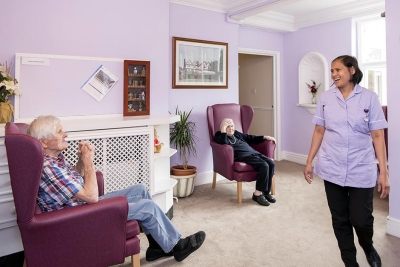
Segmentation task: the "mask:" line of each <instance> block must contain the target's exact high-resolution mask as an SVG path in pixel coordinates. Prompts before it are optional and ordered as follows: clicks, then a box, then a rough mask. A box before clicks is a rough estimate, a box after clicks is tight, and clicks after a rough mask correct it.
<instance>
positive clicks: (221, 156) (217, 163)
mask: <svg viewBox="0 0 400 267" xmlns="http://www.w3.org/2000/svg"><path fill="white" fill-rule="evenodd" d="M210 146H211V149H212V153H213V162H214V172H216V173H219V174H220V175H222V176H224V177H225V178H227V179H229V180H231V179H232V178H233V170H234V155H233V147H231V146H230V145H221V144H218V143H216V142H214V141H212V142H210Z"/></svg>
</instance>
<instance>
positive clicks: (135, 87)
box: [123, 60, 150, 116]
mask: <svg viewBox="0 0 400 267" xmlns="http://www.w3.org/2000/svg"><path fill="white" fill-rule="evenodd" d="M123 113H124V116H141V115H150V61H137V60H124V112H123Z"/></svg>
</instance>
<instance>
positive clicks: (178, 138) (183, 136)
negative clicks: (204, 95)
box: [169, 107, 198, 170]
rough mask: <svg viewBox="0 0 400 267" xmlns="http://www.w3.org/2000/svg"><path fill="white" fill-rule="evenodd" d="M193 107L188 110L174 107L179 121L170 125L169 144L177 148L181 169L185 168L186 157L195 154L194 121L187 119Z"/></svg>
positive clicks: (186, 163) (196, 138) (196, 139)
mask: <svg viewBox="0 0 400 267" xmlns="http://www.w3.org/2000/svg"><path fill="white" fill-rule="evenodd" d="M192 110H193V108H192V109H191V110H190V111H189V112H186V111H181V110H179V108H178V107H176V110H175V114H176V115H179V117H180V119H179V121H177V122H175V123H174V124H172V125H171V127H170V137H169V141H170V143H171V146H173V147H174V148H176V149H177V150H179V154H180V156H181V161H182V166H183V169H185V170H186V169H187V166H188V157H189V156H190V155H193V156H196V141H198V137H197V136H196V123H195V122H193V121H191V120H190V119H189V117H190V114H191V113H192Z"/></svg>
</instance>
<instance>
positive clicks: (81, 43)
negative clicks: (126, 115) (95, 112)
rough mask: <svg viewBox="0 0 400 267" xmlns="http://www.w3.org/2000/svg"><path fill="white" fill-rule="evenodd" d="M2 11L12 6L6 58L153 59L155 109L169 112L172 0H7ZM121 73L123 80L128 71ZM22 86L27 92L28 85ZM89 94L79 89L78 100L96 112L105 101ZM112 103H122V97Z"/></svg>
mask: <svg viewBox="0 0 400 267" xmlns="http://www.w3.org/2000/svg"><path fill="white" fill-rule="evenodd" d="M1 9H2V10H7V12H2V13H3V14H2V20H3V21H6V22H7V23H6V24H5V25H7V26H4V27H0V36H3V38H2V41H1V42H0V59H1V60H2V61H3V60H4V61H5V60H7V61H9V62H10V61H14V55H15V53H17V52H20V53H41V54H55V55H72V56H91V57H110V58H125V59H141V60H150V61H151V113H152V114H166V112H167V110H168V97H169V94H168V88H169V87H168V86H167V85H168V84H170V83H169V81H170V74H169V73H170V72H169V71H170V69H169V66H170V64H169V62H170V57H169V43H170V41H169V35H168V25H169V13H168V9H169V2H168V1H157V0H147V1H141V0H118V1H100V2H99V1H96V0H86V1H80V0H71V1H62V0H42V1H24V0H14V1H2V3H1ZM149 14H151V16H149ZM153 18H156V19H153ZM5 36H7V37H5ZM76 64H79V63H78V62H77V63H76ZM93 71H94V70H93ZM71 74H73V73H71ZM118 75H120V76H121V78H122V73H121V74H118ZM120 81H121V82H123V79H122V80H120ZM21 90H22V93H23V92H24V90H28V88H21ZM55 90H57V89H55ZM84 94H86V93H85V92H84V91H82V90H80V91H79V92H78V93H77V95H76V103H75V104H76V105H79V106H81V105H85V106H87V110H86V111H87V113H86V114H91V113H90V112H91V108H93V106H91V105H101V102H100V104H99V103H96V102H97V101H92V102H90V103H89V104H88V103H87V102H84V101H83V99H84V97H81V96H84ZM120 94H121V96H122V92H120ZM37 96H38V97H43V96H41V95H40V94H37ZM106 97H107V96H106ZM32 101H33V102H34V101H35V99H32ZM110 104H111V105H115V106H121V105H122V98H121V102H116V103H110ZM32 108H34V107H32ZM72 109H73V107H72V106H71V110H72ZM64 113H66V114H68V111H66V112H64ZM120 113H122V107H121V108H120Z"/></svg>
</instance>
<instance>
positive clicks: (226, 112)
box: [207, 103, 275, 204]
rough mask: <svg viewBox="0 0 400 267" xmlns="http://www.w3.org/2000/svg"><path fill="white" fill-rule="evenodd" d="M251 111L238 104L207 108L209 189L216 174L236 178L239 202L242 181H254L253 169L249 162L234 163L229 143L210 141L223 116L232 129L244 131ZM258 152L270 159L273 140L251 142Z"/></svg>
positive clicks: (272, 152)
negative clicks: (210, 159)
mask: <svg viewBox="0 0 400 267" xmlns="http://www.w3.org/2000/svg"><path fill="white" fill-rule="evenodd" d="M253 114H254V111H253V109H252V108H251V107H250V106H247V105H239V104H233V103H231V104H216V105H213V106H209V107H207V121H208V133H209V136H210V145H211V148H212V154H213V165H214V175H213V183H212V188H215V185H216V179H217V173H218V174H220V175H222V176H224V177H225V178H227V179H228V180H232V181H237V200H238V203H239V204H240V203H242V182H252V181H255V180H256V172H255V170H254V169H253V167H251V166H250V165H248V164H246V163H243V162H235V161H234V156H233V148H232V147H231V146H230V145H220V144H217V143H216V142H215V141H214V135H215V133H216V132H217V131H219V130H220V124H221V122H222V120H223V119H225V118H231V119H233V121H234V122H235V129H236V130H238V131H239V132H242V133H245V134H248V133H249V129H250V125H251V122H252V120H253ZM251 146H252V147H253V148H254V149H255V150H257V151H258V152H260V153H262V154H264V155H265V156H267V157H268V158H271V159H273V158H274V151H275V143H274V142H273V141H269V140H264V142H263V143H260V144H256V145H254V144H251ZM271 194H273V195H274V194H275V177H273V178H272V185H271Z"/></svg>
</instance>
